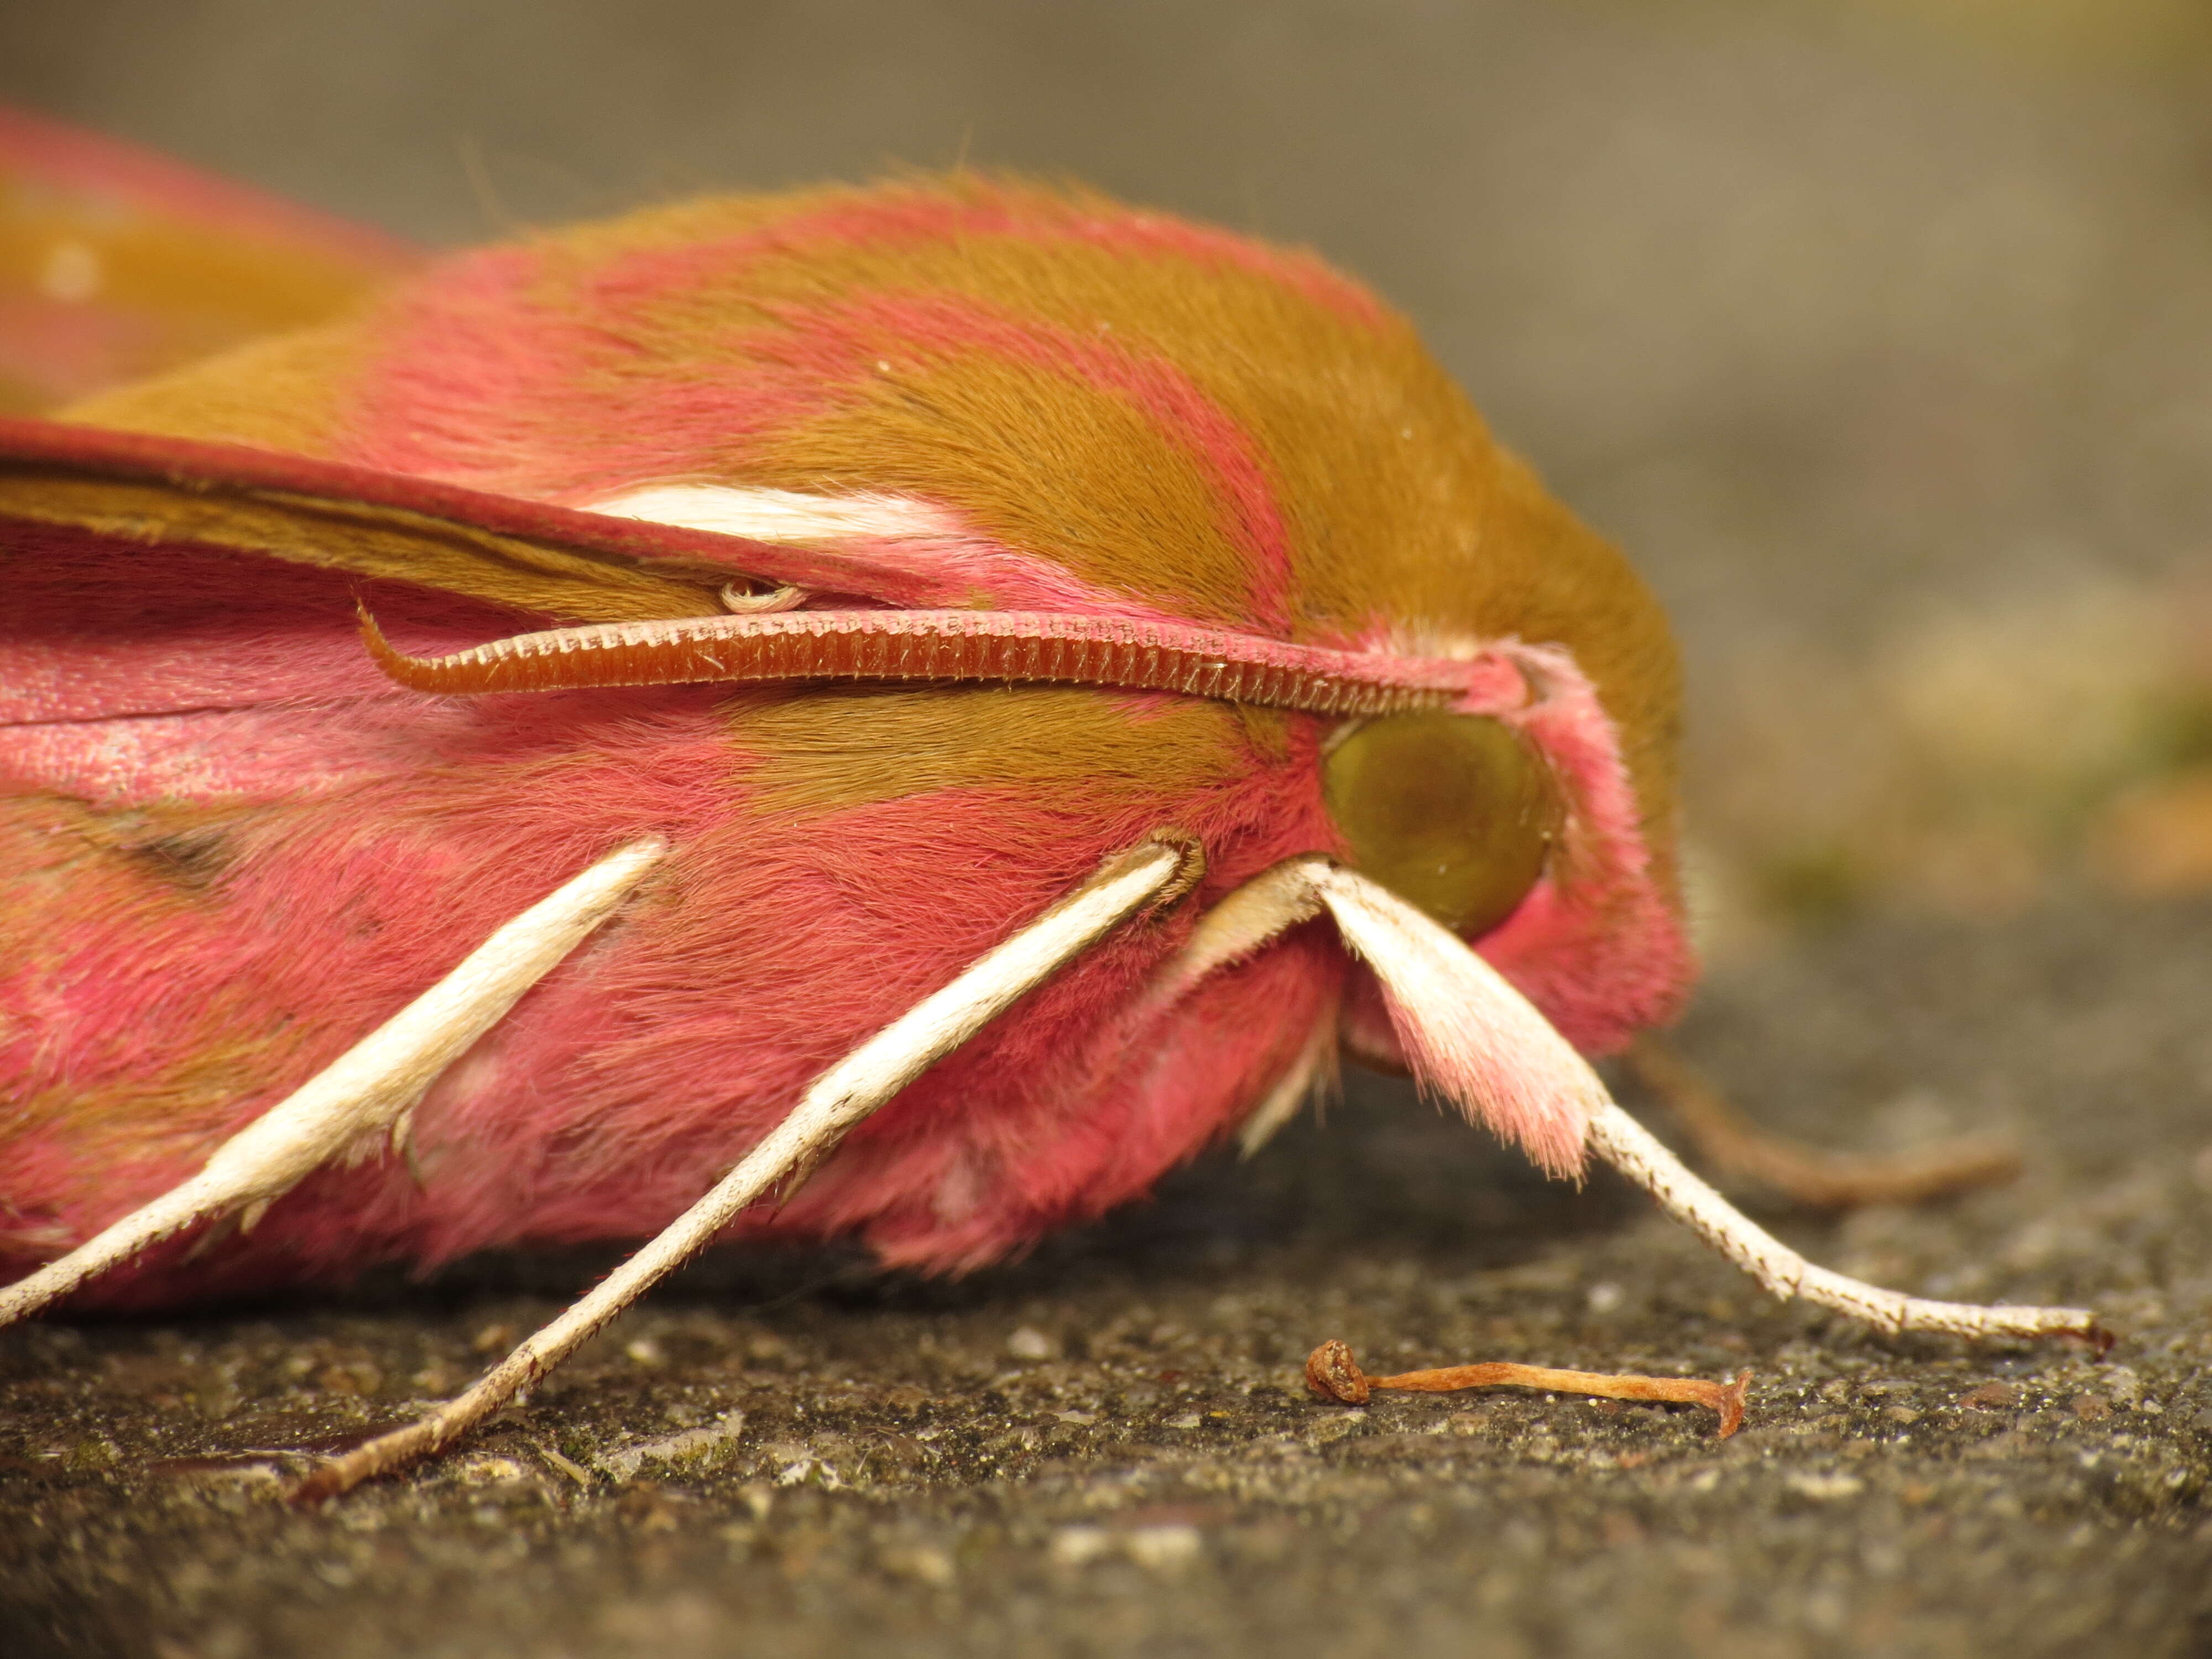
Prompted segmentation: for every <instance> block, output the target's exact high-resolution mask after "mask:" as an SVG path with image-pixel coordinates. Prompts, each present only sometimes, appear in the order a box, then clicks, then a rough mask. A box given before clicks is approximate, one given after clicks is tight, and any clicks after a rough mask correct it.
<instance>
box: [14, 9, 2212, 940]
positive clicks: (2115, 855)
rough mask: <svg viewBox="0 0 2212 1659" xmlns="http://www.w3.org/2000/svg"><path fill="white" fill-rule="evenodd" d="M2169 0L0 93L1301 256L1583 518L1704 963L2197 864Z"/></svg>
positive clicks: (431, 218) (320, 67)
mask: <svg viewBox="0 0 2212 1659" xmlns="http://www.w3.org/2000/svg"><path fill="white" fill-rule="evenodd" d="M2208 94H2212V7H2208V6H2207V5H2206V4H2204V3H2203V0H1825V3H1822V0H1801V3H1794V4H1792V3H1769V4H1758V5H1754V4H1748V3H1735V0H1640V3H1607V0H1463V3H1443V0H1359V3H1348V0H1270V3H1264V4H1258V3H1255V4H1242V3H1217V4H1198V3H1188V0H1113V3H1093V0H1056V3H1049V4H1046V3H1019V0H942V3H921V0H890V3H854V0H798V3H794V0H750V3H736V4H733V3H729V0H696V3H693V0H634V3H629V4H625V5H623V6H619V7H617V6H612V5H606V4H595V3H590V0H528V3H523V0H478V3H466V4H456V3H453V0H380V3H378V4H375V5H373V6H363V5H360V4H356V3H336V0H283V3H275V0H193V3H180V0H162V3H153V0H140V3H127V0H71V3H70V4H69V5H66V6H56V5H36V4H31V3H25V0H15V3H12V4H9V5H8V6H6V7H5V8H4V9H0V98H3V99H5V100H11V101H15V102H18V103H20V104H22V105H25V106H28V107H30V108H32V109H33V110H36V111H39V112H45V113H46V114H49V115H52V116H57V117H59V118H64V119H67V120H70V121H73V122H76V123H80V124H83V125H88V126H90V127H93V128H95V129H98V130H100V131H105V132H107V133H110V134H113V135H116V136H118V137H126V138H129V139H131V140H135V141H137V143H142V144H144V145H147V146H149V147H152V148H154V149H158V150H161V151H165V152H167V153H169V154H172V155H176V156H179V157H181V158H183V159H185V160H187V161H191V162H193V163H196V164H197V165H199V166H201V167H206V168H209V169H211V170H214V171H216V172H218V173H225V174H228V175H231V176H234V177H236V178H239V179H244V180H247V181H250V182H252V183H254V184H257V185H261V186H264V187H265V188H268V189H270V190H274V191H280V192H283V193H284V194H287V195H289V196H291V197H295V198H298V199H299V200H301V201H303V202H307V203H309V204H314V205H317V206H319V207H322V208H324V209H327V210H332V211H334V212H337V213H339V214H343V215H346V216H354V217H357V218H359V219H362V220H365V221H368V222H374V223H375V224H378V225H380V226H383V227H385V228H387V229H390V230H392V231H395V232H398V233H400V234H403V235H405V236H408V237H411V238H416V239H420V240H423V241H427V242H429V243H433V244H442V243H458V242H465V241H470V240H481V239H483V238H485V237H488V236H492V235H496V234H502V233H505V232H507V231H510V230H513V229H514V228H518V227H522V226H527V225H531V224H534V223H541V222H556V221H560V220H565V219H570V218H574V217H579V216H591V215H598V214H603V213H606V212H610V211H613V210H619V209H622V208H623V207H626V206H629V205H631V204H636V203H639V202H641V201H645V200H649V199H655V198H660V197H668V196H671V195H678V194H682V193H685V192H689V191H697V190H703V189H722V188H757V187H766V186H773V185H786V184H791V183H795V182H800V181H812V180H817V179H827V178H838V179H850V178H856V177H863V176H866V175H868V174H872V173H878V172H881V171H884V170H885V169H890V168H896V167H903V166H909V165H918V166H923V167H935V166H945V165H950V164H952V163H956V162H966V163H969V164H972V165H977V166H987V167H1014V168H1021V169H1025V170H1030V171H1035V172H1041V173H1067V174H1073V175H1077V176H1080V177H1082V178H1085V179H1090V180H1091V181H1093V182H1095V183H1097V184H1098V185H1103V186H1104V187H1106V188H1108V189H1109V190H1111V191H1115V192H1118V193H1121V194H1122V195H1125V196H1127V197H1134V198H1137V199H1139V200H1142V201H1145V202H1148V203H1152V204H1158V205H1162V206H1165V207H1169V208H1171V209H1174V210H1178V211H1182V212H1185V213H1188V214H1193V215H1198V216H1205V217H1207V218H1211V219H1215V220H1219V221H1222V222H1226V223H1228V224H1230V225H1232V226H1235V227H1237V228H1243V229H1247V230H1251V231H1255V232H1257V233H1260V234H1264V235H1267V236H1269V237H1273V238H1277V239H1280V240H1287V241H1291V242H1298V243H1305V244H1310V245H1311V246H1314V247H1316V248H1317V249H1319V250H1320V251H1321V252H1322V253H1324V254H1326V255H1327V256H1328V257H1329V258H1332V259H1334V260H1336V261H1338V262H1339V263H1340V264H1344V265H1346V266H1347V267H1349V268H1351V269H1352V270H1355V271H1357V272H1358V273H1359V274H1360V275H1361V276H1364V277H1366V278H1367V279H1369V280H1370V282H1372V283H1374V284H1376V286H1377V287H1378V288H1379V289H1382V290H1383V293H1384V294H1385V295H1388V296H1389V297H1390V298H1391V299H1393V300H1394V301H1395V302H1396V303H1397V304H1399V305H1400V306H1401V307H1404V308H1405V309H1406V310H1407V311H1408V312H1410V313H1412V315H1413V317H1414V318H1415V319H1417V321H1418V322H1419V325H1421V327H1422V328H1423V329H1424V331H1425V332H1426V334H1427V336H1428V337H1429V339H1430V340H1431V342H1432V343H1433V344H1434V346H1435V348H1436V349H1437V352H1438V353H1439V354H1440V355H1441V356H1442V357H1443V360H1444V361H1445V362H1446V363H1447V364H1448V365H1449V367H1450V368H1452V369H1453V371H1454V372H1455V373H1456V374H1458V375H1459V376H1460V377H1461V379H1462V380H1463V381H1464V383H1465V384H1466V385H1467V386H1468V389H1469V390H1470V391H1471V392H1472V393H1473V394H1474V398H1475V399H1476V401H1477V402H1478V403H1479V404H1480V405H1481V406H1482V407H1483V409H1484V410H1486V412H1487V414H1488V415H1489V416H1490V417H1491V419H1492V422H1493V423H1494V425H1495V426H1496V427H1497V428H1498V430H1499V432H1500V433H1501V434H1502V435H1504V437H1505V438H1506V439H1507V441H1510V442H1511V443H1513V444H1514V445H1516V447H1520V448H1521V449H1522V450H1523V451H1524V452H1526V453H1528V455H1529V456H1530V457H1531V458H1532V459H1534V461H1535V462H1536V464H1537V465H1538V466H1539V467H1540V468H1541V470H1542V471H1544V472H1545V473H1546V474H1547V476H1548V477H1549V478H1550V479H1551V481H1552V482H1553V485H1554V487H1555V488H1556V489H1558V491H1559V493H1560V494H1561V495H1564V496H1565V498H1566V499H1567V500H1568V501H1571V502H1572V503H1573V504H1574V505H1575V506H1576V507H1577V508H1578V509H1579V510H1580V511H1581V512H1582V513H1584V514H1585V515H1586V516H1587V517H1589V519H1591V520H1594V521H1595V523H1596V524H1597V525H1598V526H1601V528H1602V529H1603V530H1604V531H1606V532H1607V533H1609V534H1610V535H1612V536H1613V537H1614V538H1617V539H1618V540H1620V542H1621V543H1623V544H1625V545H1626V547H1627V548H1628V549H1629V550H1631V552H1632V555H1633V556H1635V557H1636V558H1637V560H1638V562H1639V563H1640V564H1641V566H1642V568H1644V570H1645V572H1646V573H1647V574H1649V576H1650V580H1652V581H1653V582H1654V584H1655V585H1656V586H1657V587H1658V589H1659V591H1660V592H1661V594H1662V597H1663V598H1664V599H1665V600H1666V602H1667V603H1668V605H1669V607H1670V608H1671V610H1672V611H1673V613H1674V616H1675V617H1676V619H1677V622H1678V624H1679V627H1680V631H1681V634H1682V636H1683V641H1684V645H1685V649H1686V658H1687V661H1688V665H1689V672H1690V686H1691V703H1690V721H1689V728H1688V745H1689V746H1688V764H1689V771H1690V779H1689V789H1688V799H1689V801H1690V803H1691V812H1692V818H1691V824H1690V830H1691V840H1692V866H1693V872H1694V877H1695V892H1696V896H1697V902H1698V907H1699V922H1700V927H1701V929H1702V932H1703V935H1704V938H1705V944H1706V948H1707V950H1708V952H1709V954H1710V955H1711V957H1713V958H1714V959H1715V960H1716V962H1717V963H1731V962H1744V961H1747V960H1755V959H1756V958H1757V957H1759V955H1760V953H1762V952H1765V951H1772V950H1773V949H1775V948H1776V947H1777V946H1778V945H1779V944H1782V943H1786V942H1787V941H1788V940H1789V939H1791V938H1792V937H1794V936H1801V935H1802V933H1803V932H1804V931H1805V930H1808V929H1818V928H1820V927H1826V926H1829V925H1832V924H1834V923H1836V922H1838V921H1843V920H1845V919H1848V918H1850V917H1852V916H1855V915H1867V914H1869V913H1880V912H1882V911H1884V910H1893V909H1908V910H1923V911H1934V912H1936V913H1940V914H1942V915H1948V916H1964V917H1969V918H1973V917H1987V918H1990V919H1992V920H1995V919H2001V918H2003V917H2006V916H2008V915H2015V914H2017V913H2019V912H2021V910H2023V909H2025V908H2029V907H2032V906H2033V905H2035V904H2037V903H2038V902H2040V901H2042V900H2044V899H2045V898H2046V897H2049V896H2052V895H2054V894H2057V893H2062V892H2067V891H2074V892H2079V891H2080V890H2083V889H2088V890H2093V891H2094V892H2096V893H2100V894H2103V895H2106V896H2109V897H2110V898H2111V899H2112V902H2120V903H2125V902H2136V901H2138V900H2142V899H2155V898H2157V897H2159V896H2163V895H2168V894H2179V893H2187V892H2191V891H2200V890H2212V557H2208V554H2212V546H2208V538H2212V466H2208V465H2207V458H2208V456H2212V95H2208Z"/></svg>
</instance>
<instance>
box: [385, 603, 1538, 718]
mask: <svg viewBox="0 0 2212 1659" xmlns="http://www.w3.org/2000/svg"><path fill="white" fill-rule="evenodd" d="M361 623H362V641H363V642H364V643H365V644H366V645H367V647H368V654H369V655H370V656H371V657H372V658H374V659H375V661H376V665H377V666H378V667H380V668H381V669H382V670H383V671H385V673H386V674H387V675H389V676H390V677H391V678H392V679H394V680H397V681H398V683H399V684H402V685H404V686H406V687H408V688H409V689H410V690H416V691H428V692H434V693H443V694H468V693H477V692H485V691H553V690H568V689H572V688H576V687H583V686H615V685H684V684H700V683H713V682H725V683H727V682H739V683H743V682H762V681H778V680H809V679H843V680H923V681H933V682H938V683H940V684H944V683H950V684H957V683H961V682H973V681H981V682H987V683H989V682H995V683H998V684H1055V685H1096V686H1115V687H1121V688H1124V689H1127V690H1143V691H1174V692H1180V693H1182V694H1183V695H1185V696H1196V697H1208V698H1216V699H1219V700H1221V701H1223V702H1243V703H1255V704H1259V705H1261V706H1262V707H1267V708H1296V709H1303V710H1306V711H1309V712H1311V713H1315V714H1358V715H1373V714H1396V713H1400V712H1402V711H1406V710H1410V709H1419V708H1453V707H1459V708H1468V707H1471V706H1479V707H1480V708H1483V709H1485V710H1492V709H1499V708H1516V707H1518V706H1519V705H1520V704H1521V703H1522V702H1525V701H1526V698H1527V695H1528V692H1527V687H1526V684H1525V682H1524V681H1523V680H1522V676H1521V671H1520V670H1519V669H1518V668H1516V666H1514V665H1513V664H1511V663H1510V662H1509V661H1506V660H1505V659H1504V658H1502V657H1499V656H1496V655H1488V654H1486V655H1483V656H1480V657H1476V658H1474V659H1471V660H1468V661H1460V660H1457V659H1448V658H1441V657H1404V656H1399V655H1396V654H1395V653H1386V652H1365V651H1339V650H1334V649H1331V648H1329V647H1323V646H1310V645H1293V644H1290V643H1287V642H1285V641H1280V640H1271V639H1266V638H1263V637H1261V636H1260V635H1251V634H1238V633H1233V632H1231V631H1229V630H1227V629H1212V628H1202V627H1200V626H1198V625H1197V624H1195V623H1176V622H1157V623H1155V622H1135V621H1130V620H1128V619H1127V618H1123V617H1093V616H1084V615H1081V614H1063V613H1060V612H1056V611H765V612H763V611H754V612H750V613H747V614H744V615H738V616H722V617H686V618H684V619H682V620H680V621H673V622H642V623H599V624H595V625H592V626H589V627H582V628H557V629H549V630H548V631H546V632H544V633H539V634H519V635H514V636H513V637H512V638H509V639H503V640H494V641H490V642H489V644H485V645H480V646H477V647H472V648H471V649H470V650H467V651H459V652H455V653H453V654H452V655H450V656H444V657H410V656H409V655H407V654H406V653H404V652H401V651H398V650H395V649H394V648H393V647H392V645H391V643H390V642H389V641H387V640H386V638H385V637H384V634H383V632H382V630H381V629H379V628H378V627H377V625H376V622H375V619H374V617H371V616H370V615H369V614H368V611H367V610H366V609H365V608H364V609H363V610H362V613H361Z"/></svg>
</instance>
